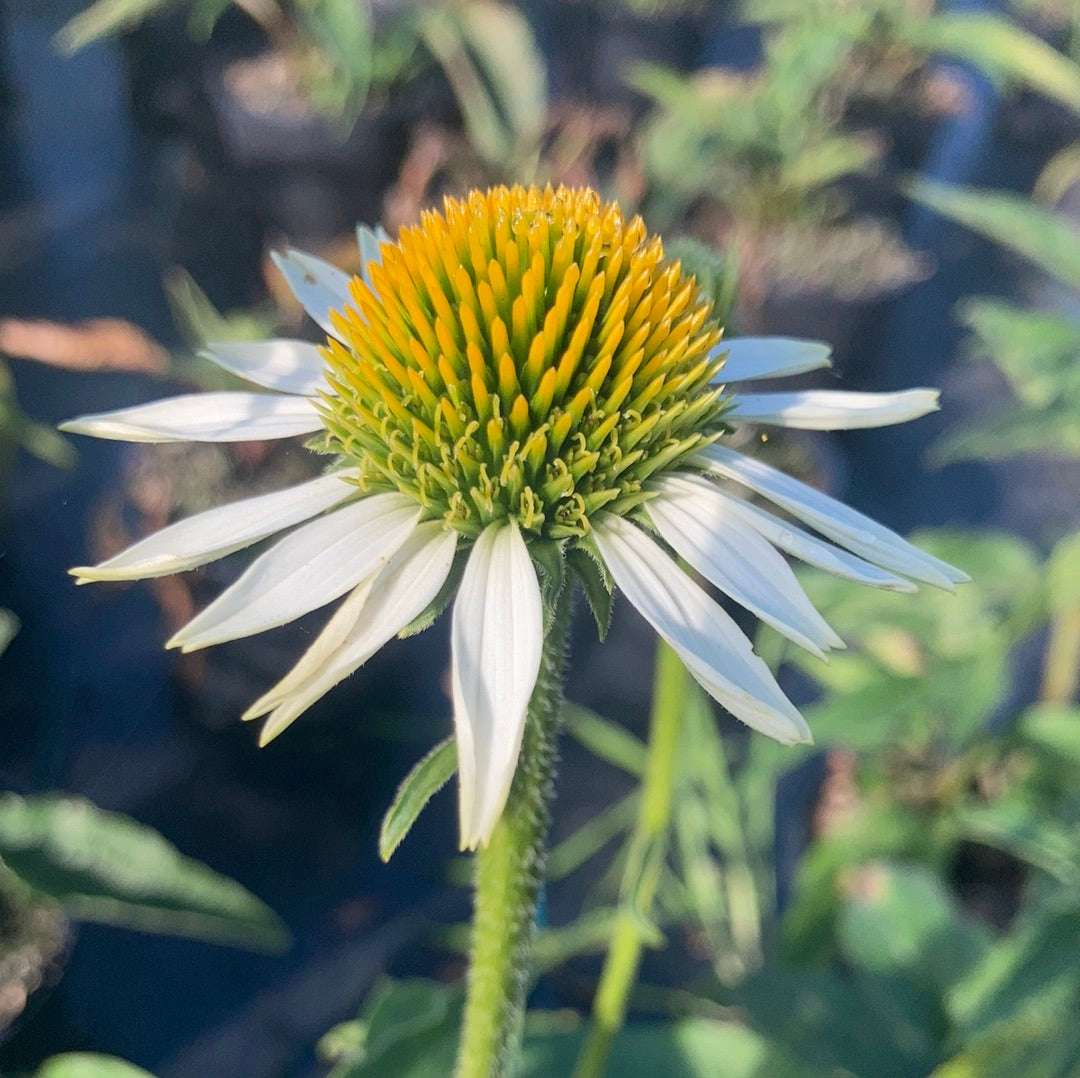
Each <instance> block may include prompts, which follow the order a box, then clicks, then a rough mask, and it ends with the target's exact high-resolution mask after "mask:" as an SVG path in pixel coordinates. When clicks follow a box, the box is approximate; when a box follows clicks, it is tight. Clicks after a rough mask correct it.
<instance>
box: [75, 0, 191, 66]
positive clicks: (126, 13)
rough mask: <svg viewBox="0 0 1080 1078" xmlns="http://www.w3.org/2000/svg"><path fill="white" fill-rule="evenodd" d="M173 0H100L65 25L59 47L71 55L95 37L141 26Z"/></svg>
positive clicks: (95, 38) (106, 35)
mask: <svg viewBox="0 0 1080 1078" xmlns="http://www.w3.org/2000/svg"><path fill="white" fill-rule="evenodd" d="M171 3H172V0H97V3H94V4H91V5H90V6H89V7H88V8H87V9H86V10H85V11H80V12H79V14H78V15H76V16H75V17H74V18H73V19H71V20H70V21H69V22H67V23H65V24H64V25H63V27H62V28H61V29H60V32H59V33H58V34H57V35H56V47H57V48H58V49H59V50H60V51H61V52H62V53H65V54H67V55H70V54H71V53H73V52H78V50H79V49H82V48H85V47H86V46H87V45H89V44H90V43H91V42H92V41H97V40H98V39H99V38H103V37H108V36H109V35H110V34H118V33H121V32H122V31H124V30H130V29H132V28H133V27H135V26H138V24H139V23H141V22H142V21H143V20H144V19H146V18H149V17H150V16H151V15H153V14H154V13H155V12H158V11H164V10H165V9H166V8H168V7H169V6H170V5H171Z"/></svg>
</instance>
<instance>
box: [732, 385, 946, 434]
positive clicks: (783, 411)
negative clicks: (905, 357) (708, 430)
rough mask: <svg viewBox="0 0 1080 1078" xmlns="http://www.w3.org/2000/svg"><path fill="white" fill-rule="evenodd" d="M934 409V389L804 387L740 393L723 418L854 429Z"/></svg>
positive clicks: (902, 420) (807, 427) (803, 427)
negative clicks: (891, 390) (793, 390)
mask: <svg viewBox="0 0 1080 1078" xmlns="http://www.w3.org/2000/svg"><path fill="white" fill-rule="evenodd" d="M937 410H938V391H937V390H936V389H905V390H903V391H902V392H900V393H846V392H844V391H843V390H839V389H806V390H803V391H801V392H798V393H740V394H739V395H738V396H737V397H736V398H735V407H734V408H732V409H731V411H730V412H727V413H725V416H724V418H725V419H732V420H735V421H736V422H740V423H771V424H773V425H774V426H777V427H792V428H796V429H798V430H855V429H857V428H861V427H887V426H889V425H890V424H892V423H906V422H907V421H908V420H909V419H918V418H919V416H924V415H926V414H927V413H928V412H936V411H937Z"/></svg>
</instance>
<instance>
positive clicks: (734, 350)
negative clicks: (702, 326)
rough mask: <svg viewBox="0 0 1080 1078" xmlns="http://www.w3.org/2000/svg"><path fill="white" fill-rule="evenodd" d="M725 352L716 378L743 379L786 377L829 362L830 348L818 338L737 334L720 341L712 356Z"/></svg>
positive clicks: (823, 365) (814, 368)
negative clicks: (805, 338)
mask: <svg viewBox="0 0 1080 1078" xmlns="http://www.w3.org/2000/svg"><path fill="white" fill-rule="evenodd" d="M724 353H727V359H725V360H724V366H723V367H722V368H721V370H720V373H719V374H718V375H717V376H716V381H717V382H747V381H750V380H752V379H755V378H786V377H787V376H788V375H792V374H803V373H805V372H806V371H815V370H818V368H820V367H828V366H829V365H830V360H829V356H830V355H832V349H831V348H830V347H829V346H828V345H827V344H824V343H822V342H821V341H803V340H798V339H796V338H793V337H737V338H735V340H733V341H721V342H720V343H719V344H718V345H717V346H716V347H715V348H714V349H713V351H712V354H713V355H714V356H719V355H723V354H724Z"/></svg>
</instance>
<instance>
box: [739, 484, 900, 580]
mask: <svg viewBox="0 0 1080 1078" xmlns="http://www.w3.org/2000/svg"><path fill="white" fill-rule="evenodd" d="M717 494H719V496H720V497H721V498H723V499H724V501H725V502H726V503H727V504H728V506H729V508H730V509H731V511H732V512H733V513H736V514H738V515H739V516H741V517H742V518H743V520H745V521H746V522H747V524H749V525H750V526H751V527H753V528H756V529H757V530H758V531H759V532H761V534H762V535H764V536H765V538H766V539H768V540H769V542H770V543H772V544H773V546H775V547H779V548H780V549H781V550H783V551H785V552H786V553H788V554H790V555H791V556H792V557H793V558H798V559H800V561H804V562H806V563H807V564H808V565H813V566H815V567H816V568H818V569H823V570H824V571H825V572H827V573H832V574H833V576H840V577H843V578H844V579H846V580H854V581H855V582H856V583H858V584H867V585H869V586H870V587H872V588H886V589H887V590H889V591H903V592H913V591H918V590H919V589H918V588H917V587H916V586H915V585H914V584H912V582H911V581H910V580H905V579H904V578H903V577H902V576H895V575H893V574H892V573H889V572H886V571H885V570H884V569H879V568H878V567H877V566H876V565H872V564H871V563H870V562H868V561H864V560H863V559H862V558H860V557H858V556H856V555H855V554H850V553H848V551H846V550H843V549H841V548H840V547H838V546H833V544H832V543H826V542H825V541H824V540H823V539H818V538H817V537H816V536H813V535H811V534H810V533H809V532H804V531H803V530H802V528H799V527H797V526H796V525H795V524H792V523H791V521H789V520H781V519H780V518H779V517H775V516H773V515H772V513H767V512H766V511H765V510H764V509H762V508H760V507H759V506H756V505H751V504H750V502H744V501H743V500H742V499H741V498H733V497H731V496H730V495H729V494H725V493H724V492H723V491H720V490H718V491H717Z"/></svg>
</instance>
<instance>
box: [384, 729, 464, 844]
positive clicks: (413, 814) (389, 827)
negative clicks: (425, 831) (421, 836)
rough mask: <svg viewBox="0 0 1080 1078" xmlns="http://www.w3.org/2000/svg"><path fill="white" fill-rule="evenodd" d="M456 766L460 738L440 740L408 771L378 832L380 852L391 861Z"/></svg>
mask: <svg viewBox="0 0 1080 1078" xmlns="http://www.w3.org/2000/svg"><path fill="white" fill-rule="evenodd" d="M456 770H457V742H456V741H455V740H454V738H453V737H448V738H447V739H446V740H445V741H441V742H439V744H438V745H436V746H435V748H433V749H432V750H431V752H429V753H428V754H427V755H426V756H425V757H424V758H423V759H422V760H421V761H420V762H419V763H418V764H417V765H416V766H415V767H414V768H413V769H412V770H411V771H410V772H409V773H408V775H406V776H405V779H404V781H403V782H402V783H401V785H400V786H399V787H398V789H397V793H396V794H394V800H393V802H392V803H391V805H390V807H389V808H388V809H387V810H386V815H385V816H384V817H383V822H382V830H381V831H380V833H379V856H380V857H381V858H382V859H383V860H384V861H389V860H390V858H391V857H392V856H393V855H394V851H395V850H396V849H397V848H398V846H400V845H401V842H402V840H403V839H404V838H405V836H406V835H407V834H408V833H409V831H410V829H411V828H412V825H413V824H414V823H416V820H417V817H419V815H420V813H421V812H423V810H424V806H425V805H426V804H427V803H428V802H429V801H430V800H431V799H432V797H434V796H435V794H437V793H438V792H439V791H440V790H441V789H442V788H443V787H444V786H445V785H446V784H447V782H449V781H450V777H451V776H452V775H453V774H454V772H455V771H456Z"/></svg>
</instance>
